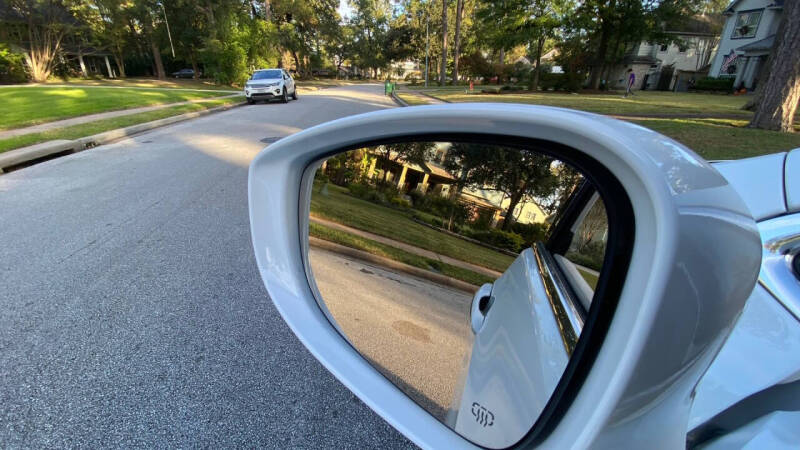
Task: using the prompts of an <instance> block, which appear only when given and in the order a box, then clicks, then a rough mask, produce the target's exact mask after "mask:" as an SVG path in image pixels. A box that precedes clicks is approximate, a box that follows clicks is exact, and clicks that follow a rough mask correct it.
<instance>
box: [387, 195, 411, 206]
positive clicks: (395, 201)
mask: <svg viewBox="0 0 800 450" xmlns="http://www.w3.org/2000/svg"><path fill="white" fill-rule="evenodd" d="M389 203H390V204H391V205H393V206H396V207H398V208H405V209H407V208H411V202H409V201H408V200H406V199H404V198H400V197H392V198H390V199H389Z"/></svg>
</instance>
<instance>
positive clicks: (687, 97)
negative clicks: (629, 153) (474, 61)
mask: <svg viewBox="0 0 800 450" xmlns="http://www.w3.org/2000/svg"><path fill="white" fill-rule="evenodd" d="M476 90H477V88H476ZM425 92H426V93H427V94H429V95H432V96H434V97H437V98H439V99H442V100H446V101H450V102H503V103H527V104H535V105H548V106H558V107H562V108H572V109H579V110H582V111H589V112H595V113H600V114H609V115H614V114H620V115H636V114H704V115H715V114H730V115H737V116H742V117H749V116H750V114H751V113H750V112H749V111H744V110H742V109H741V107H742V106H743V105H744V104H745V103H746V102H747V99H748V98H749V97H744V96H734V95H715V94H695V93H683V92H679V93H675V92H650V91H641V92H638V91H637V92H636V95H634V96H631V97H628V98H623V96H622V95H621V94H619V93H614V94H611V93H610V94H570V93H561V92H559V93H556V92H539V93H527V92H526V93H511V94H500V95H497V94H465V93H464V91H463V89H462V90H458V91H455V90H453V89H444V90H441V89H429V90H426V91H425Z"/></svg>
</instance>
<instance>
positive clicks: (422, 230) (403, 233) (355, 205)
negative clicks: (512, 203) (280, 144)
mask: <svg viewBox="0 0 800 450" xmlns="http://www.w3.org/2000/svg"><path fill="white" fill-rule="evenodd" d="M321 187H322V186H321V185H320V183H315V186H314V192H313V194H312V196H311V213H312V214H314V215H315V216H317V217H321V218H324V219H328V220H332V221H334V222H339V223H341V224H344V225H347V226H350V227H353V228H357V229H360V230H364V231H368V232H370V233H375V234H378V235H381V236H385V237H388V238H390V239H395V240H397V241H401V242H404V243H407V244H411V245H414V246H417V247H420V248H424V249H426V250H430V251H433V252H436V253H439V254H441V255H445V256H449V257H451V258H455V259H459V260H461V261H466V262H470V263H472V264H477V265H480V266H483V267H488V268H490V269H494V270H497V271H498V272H504V271H505V270H506V269H507V268H508V266H509V265H511V263H512V262H513V261H514V258H513V257H511V256H508V255H505V254H503V253H498V252H495V251H493V250H491V249H488V248H486V247H482V246H480V245H476V244H473V243H470V242H467V241H465V240H463V239H459V238H457V237H454V236H450V235H447V234H444V233H441V232H439V231H436V230H434V229H432V228H428V227H426V226H424V225H420V224H418V223H416V222H414V221H413V220H411V212H405V211H400V210H396V209H391V208H387V207H384V206H380V205H377V204H374V203H370V202H367V201H365V200H361V199H358V198H355V197H352V196H350V195H348V194H347V193H346V192H347V189H345V188H341V187H338V186H335V185H333V184H330V183H328V184H327V185H326V186H325V188H324V189H320V188H321Z"/></svg>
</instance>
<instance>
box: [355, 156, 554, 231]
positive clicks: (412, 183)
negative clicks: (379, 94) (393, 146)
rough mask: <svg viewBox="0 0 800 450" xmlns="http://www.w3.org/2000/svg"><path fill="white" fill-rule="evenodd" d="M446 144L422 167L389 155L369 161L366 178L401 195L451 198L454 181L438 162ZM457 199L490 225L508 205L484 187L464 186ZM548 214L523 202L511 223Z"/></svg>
mask: <svg viewBox="0 0 800 450" xmlns="http://www.w3.org/2000/svg"><path fill="white" fill-rule="evenodd" d="M448 147H449V144H447V143H439V144H437V149H436V156H435V157H433V158H432V159H431V160H429V161H425V163H424V164H415V163H410V162H406V161H403V160H402V159H400V158H397V155H396V154H395V153H394V152H392V157H391V159H383V158H373V159H372V160H371V161H370V164H369V168H368V169H367V173H366V176H367V178H369V179H383V178H384V175H385V179H386V181H387V182H390V183H392V184H394V185H395V186H397V188H398V190H400V191H401V192H411V191H415V190H416V191H419V192H422V193H429V194H434V195H440V196H442V197H450V196H452V195H455V194H456V192H455V191H454V190H453V189H454V187H453V185H454V184H455V183H456V181H457V180H456V178H455V177H454V176H453V175H452V174H450V173H449V172H448V171H447V170H446V169H445V168H444V167H443V166H442V165H441V162H442V161H443V160H444V157H445V155H446V153H447V148H448ZM457 200H458V201H459V202H461V203H463V204H466V205H469V206H470V207H471V208H472V209H473V210H474V211H476V213H478V212H480V213H489V214H490V217H491V221H490V223H491V225H492V226H494V225H496V224H497V223H498V222H499V221H501V220H503V219H504V214H505V213H506V210H507V209H508V206H509V205H510V203H511V199H510V198H508V196H506V195H505V194H503V193H502V192H499V191H496V190H493V189H488V188H471V187H464V188H463V189H462V190H461V191H460V192H458V194H457ZM547 217H548V215H547V214H546V213H545V212H544V211H543V210H542V208H541V207H539V205H538V204H536V202H534V201H532V200H524V201H521V202H520V203H519V204H517V206H516V208H514V221H515V222H519V223H525V224H531V223H542V222H544V221H545V220H546V219H547Z"/></svg>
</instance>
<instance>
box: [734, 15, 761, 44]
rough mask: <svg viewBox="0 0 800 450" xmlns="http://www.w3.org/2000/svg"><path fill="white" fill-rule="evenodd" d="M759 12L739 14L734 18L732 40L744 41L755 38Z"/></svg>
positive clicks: (759, 17)
mask: <svg viewBox="0 0 800 450" xmlns="http://www.w3.org/2000/svg"><path fill="white" fill-rule="evenodd" d="M761 13H762V11H761V10H758V11H746V12H740V13H739V15H738V16H736V24H735V25H734V27H733V36H731V38H732V39H744V38H751V37H755V35H756V30H758V22H759V21H760V20H761Z"/></svg>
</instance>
